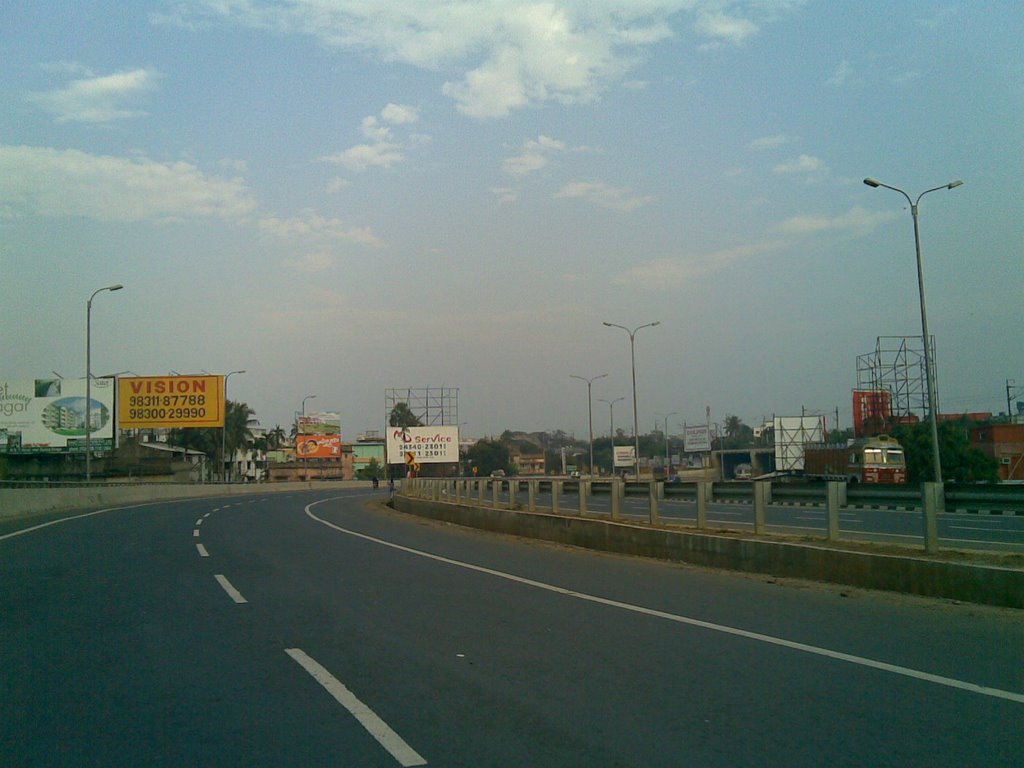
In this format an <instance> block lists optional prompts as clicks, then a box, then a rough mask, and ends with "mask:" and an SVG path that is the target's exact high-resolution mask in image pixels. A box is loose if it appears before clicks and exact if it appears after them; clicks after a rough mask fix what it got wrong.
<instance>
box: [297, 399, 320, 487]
mask: <svg viewBox="0 0 1024 768" xmlns="http://www.w3.org/2000/svg"><path fill="white" fill-rule="evenodd" d="M314 397H316V395H306V396H305V397H304V398H302V416H303V418H305V416H306V401H307V400H312V399H313V398H314ZM298 443H299V430H298V429H296V430H295V445H296V447H298ZM302 468H303V470H305V472H306V480H307V481H308V480H309V459H308V458H306V456H305V454H303V456H302Z"/></svg>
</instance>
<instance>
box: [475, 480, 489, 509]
mask: <svg viewBox="0 0 1024 768" xmlns="http://www.w3.org/2000/svg"><path fill="white" fill-rule="evenodd" d="M476 493H477V498H478V499H479V500H480V506H481V507H482V506H483V505H484V494H486V493H487V481H486V480H477V481H476Z"/></svg>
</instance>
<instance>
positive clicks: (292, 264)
mask: <svg viewBox="0 0 1024 768" xmlns="http://www.w3.org/2000/svg"><path fill="white" fill-rule="evenodd" d="M334 263H335V259H334V257H333V256H331V255H330V254H329V253H322V252H317V253H307V254H306V255H305V256H303V257H302V258H301V259H285V260H284V261H283V262H281V264H282V266H284V267H286V268H287V269H295V270H298V271H299V272H323V271H325V270H328V269H330V268H331V267H333V266H334Z"/></svg>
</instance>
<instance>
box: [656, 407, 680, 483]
mask: <svg viewBox="0 0 1024 768" xmlns="http://www.w3.org/2000/svg"><path fill="white" fill-rule="evenodd" d="M677 413H679V411H672V413H658V414H655V415H656V416H664V417H665V432H664V435H665V477H666V478H667V477H668V470H669V466H670V465H669V458H668V417H669V416H675V415H676V414H677Z"/></svg>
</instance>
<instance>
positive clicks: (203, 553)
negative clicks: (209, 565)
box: [196, 544, 210, 557]
mask: <svg viewBox="0 0 1024 768" xmlns="http://www.w3.org/2000/svg"><path fill="white" fill-rule="evenodd" d="M196 550H197V551H198V552H199V556H200V557H209V556H210V553H209V552H207V551H206V547H204V546H203V545H202V544H196Z"/></svg>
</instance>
